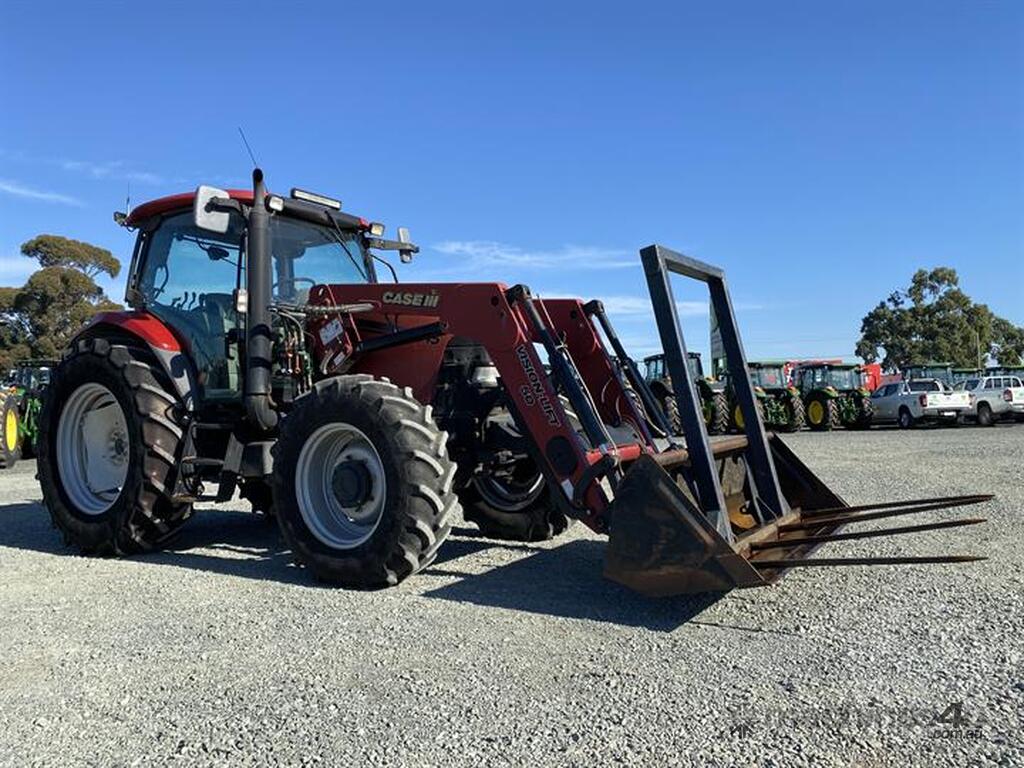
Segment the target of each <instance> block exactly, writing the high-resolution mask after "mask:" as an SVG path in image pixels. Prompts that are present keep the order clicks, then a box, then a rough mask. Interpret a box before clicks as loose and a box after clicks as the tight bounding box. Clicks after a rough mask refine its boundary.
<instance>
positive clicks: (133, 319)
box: [71, 310, 197, 411]
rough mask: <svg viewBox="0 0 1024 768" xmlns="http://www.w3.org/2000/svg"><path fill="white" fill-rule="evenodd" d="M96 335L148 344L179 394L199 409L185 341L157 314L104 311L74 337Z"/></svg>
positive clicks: (132, 311) (138, 311) (137, 311)
mask: <svg viewBox="0 0 1024 768" xmlns="http://www.w3.org/2000/svg"><path fill="white" fill-rule="evenodd" d="M96 337H105V338H109V337H113V338H114V339H117V338H121V339H124V340H125V341H129V340H135V341H138V342H141V343H142V344H145V345H146V347H147V348H148V349H149V350H150V351H151V352H152V353H153V356H154V357H155V358H156V359H157V361H158V362H159V363H160V367H161V368H163V370H164V373H166V374H167V376H168V378H170V380H171V383H172V385H173V386H174V390H175V392H176V393H177V395H178V397H179V398H180V399H181V401H182V402H183V403H184V404H185V407H186V408H187V409H188V410H189V411H191V410H194V408H195V396H194V393H195V392H196V391H197V390H196V377H195V372H194V371H193V370H192V366H191V365H189V360H188V356H187V355H186V354H185V351H184V350H183V349H182V345H181V342H180V341H179V340H178V338H177V337H176V336H175V335H174V334H173V333H172V332H171V329H170V328H168V327H167V326H166V325H165V324H164V323H163V321H161V320H160V319H159V318H158V317H156V315H153V314H152V313H150V312H146V311H143V310H129V311H124V312H100V313H98V314H96V315H93V318H92V320H90V321H89V324H88V325H86V326H85V328H83V329H82V330H81V331H80V332H79V334H78V335H77V336H76V337H75V338H74V339H73V340H72V342H71V344H72V346H73V345H74V344H75V343H76V342H77V341H78V340H79V339H88V338H96Z"/></svg>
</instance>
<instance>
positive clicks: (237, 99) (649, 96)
mask: <svg viewBox="0 0 1024 768" xmlns="http://www.w3.org/2000/svg"><path fill="white" fill-rule="evenodd" d="M556 6H557V7H556ZM0 104H2V105H3V108H2V109H0V284H16V283H20V282H21V280H23V278H24V276H25V275H26V274H27V272H28V271H29V269H30V266H31V265H30V264H29V263H27V262H26V261H25V260H23V259H22V258H21V257H20V256H19V255H18V247H19V244H20V243H21V242H23V241H24V240H27V239H28V238H30V237H32V236H34V235H36V234H38V233H41V232H51V233H56V234H63V235H67V236H70V237H75V238H78V239H83V240H88V241H90V242H94V243H96V244H99V245H103V246H105V247H107V248H110V249H111V250H112V251H113V252H114V253H115V254H116V255H118V256H119V257H121V258H122V259H123V260H125V261H126V259H127V256H128V254H129V249H130V246H131V238H130V236H129V235H127V234H126V233H125V232H123V231H122V230H120V229H118V228H117V227H115V226H114V224H113V223H112V221H111V212H112V211H113V210H115V209H118V208H123V205H124V199H125V195H126V191H127V188H128V186H129V184H130V187H131V194H132V200H133V203H135V204H137V203H140V202H142V201H143V200H146V199H149V198H153V197H157V196H161V195H164V194H169V193H173V192H179V191H184V190H186V189H190V188H192V187H194V186H195V185H196V184H198V183H214V184H221V185H231V186H241V185H244V184H245V182H246V179H247V176H248V173H249V170H250V168H249V161H248V159H247V157H246V154H245V151H244V149H243V147H242V146H241V143H240V141H239V139H238V134H237V126H239V125H242V126H244V128H245V131H246V133H247V135H248V137H249V140H250V142H251V144H252V145H253V148H254V149H255V151H256V155H257V158H258V160H259V161H260V163H261V164H263V166H264V167H265V169H266V171H267V175H268V179H269V181H270V184H271V186H272V187H275V186H276V187H277V188H278V189H280V190H287V189H288V188H290V187H291V186H304V187H306V188H310V189H315V190H319V191H323V192H325V193H331V194H335V195H337V196H339V197H341V198H342V199H343V200H344V203H345V207H346V209H348V210H350V211H352V212H355V213H358V214H360V215H364V216H366V217H368V218H373V219H379V220H383V221H385V222H387V223H388V224H389V226H390V227H392V231H393V227H394V226H396V225H399V224H404V225H407V226H409V227H410V228H411V230H412V232H413V235H414V237H415V239H416V240H417V242H419V243H420V244H421V245H422V246H423V248H422V253H421V254H420V256H419V258H418V260H417V262H416V263H415V264H414V265H413V266H412V267H411V268H404V269H403V272H402V274H403V279H405V278H408V279H410V280H419V279H444V280H459V279H464V280H487V279H500V280H503V281H505V282H509V283H512V282H518V281H522V282H526V283H527V284H529V285H530V286H531V287H532V288H533V289H534V290H535V291H536V292H540V293H542V294H551V295H554V294H558V295H566V294H579V295H583V296H585V297H588V298H590V297H601V298H604V299H605V300H606V303H607V304H608V306H609V307H610V308H611V309H612V311H613V313H614V318H615V321H616V323H617V325H618V327H619V331H620V334H621V335H622V336H623V337H624V338H625V339H626V340H627V341H628V342H629V344H630V345H631V347H632V348H633V350H634V351H635V352H636V353H638V354H642V353H646V352H648V351H650V349H651V348H652V346H653V344H654V340H655V338H656V334H655V332H654V329H653V324H652V320H651V317H650V315H649V312H648V309H647V306H648V304H647V299H646V294H645V286H644V282H643V277H642V274H641V271H640V268H639V260H638V257H637V255H636V253H637V250H638V249H639V248H640V247H642V246H644V245H647V244H649V243H652V242H660V243H663V244H665V245H668V246H670V247H673V248H675V249H677V250H681V251H683V252H685V253H688V254H690V255H692V256H695V257H697V258H700V259H703V260H705V261H709V262H712V263H715V264H719V265H721V266H723V267H724V268H725V269H726V273H727V275H728V279H729V284H730V286H731V290H732V294H733V299H734V301H735V303H736V305H737V307H738V316H739V321H740V326H741V331H742V333H743V335H744V339H745V343H746V347H747V352H748V356H749V357H751V358H756V357H782V356H785V357H796V356H816V355H829V356H831V355H844V356H848V357H849V356H851V355H852V353H853V346H854V343H855V341H856V338H857V336H858V330H859V325H860V318H861V317H862V316H863V315H864V314H865V312H866V311H867V310H868V309H870V308H871V307H872V306H873V305H874V304H875V303H876V302H877V301H878V300H879V299H881V298H882V297H884V296H885V295H886V294H888V292H889V291H891V290H893V289H895V288H897V287H900V286H903V285H905V284H906V283H907V282H908V281H909V278H910V275H911V274H912V273H913V271H914V270H915V269H917V268H919V267H931V266H936V265H940V264H942V265H950V266H953V267H955V268H956V269H957V270H958V271H959V272H960V275H961V279H962V284H963V286H964V288H965V289H966V290H967V291H968V293H970V294H971V295H972V296H973V297H974V298H975V299H976V300H979V301H984V302H987V303H988V304H989V305H990V306H991V307H992V309H993V310H994V311H996V312H997V313H999V314H1002V315H1004V316H1006V317H1008V318H1010V319H1011V320H1013V321H1015V322H1016V323H1018V324H1022V325H1024V216H1022V215H1021V214H1022V211H1024V4H1022V3H1019V2H955V3H949V2H935V1H930V2H900V3H894V2H858V3H847V2H836V3H821V2H807V3H803V2H784V3H764V2H715V3H712V2H705V3H693V2H691V3H668V4H648V3H630V4H603V3H597V2H588V3H584V4H571V3H562V4H555V3H537V4H534V3H529V2H516V3H506V4H501V5H500V6H499V5H498V4H494V3H479V2H476V3H446V2H440V1H439V2H434V3H429V4H426V3H423V4H419V3H417V4H413V3H409V4H407V5H405V4H388V3H379V2H375V3H372V4H370V3H358V4H354V3H340V2H339V3H322V2H317V3H309V4H305V3H301V2H289V3H273V4H259V3H245V4H242V3H239V4H234V3H231V2H219V3H210V2H204V3H173V4H171V3H160V4H158V3H131V4H123V5H122V4H114V3H73V4H72V3H67V4H61V3H48V4H46V6H45V8H44V7H43V5H41V4H40V3H31V4H29V3H24V4H23V3H20V2H17V1H15V2H10V0H9V2H7V3H5V6H4V21H3V24H2V25H0ZM110 292H111V293H112V294H114V295H115V296H117V297H120V294H121V285H120V284H114V285H111V286H110ZM677 297H678V298H679V299H680V301H681V303H682V307H683V309H684V312H683V314H684V318H683V322H684V327H685V329H686V331H687V332H688V337H689V338H690V340H691V346H692V347H693V348H696V349H706V346H707V340H706V335H707V331H706V327H707V318H706V309H705V301H706V297H705V296H704V295H702V294H701V293H700V291H699V289H698V287H697V286H684V285H679V286H678V288H677Z"/></svg>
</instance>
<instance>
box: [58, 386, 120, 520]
mask: <svg viewBox="0 0 1024 768" xmlns="http://www.w3.org/2000/svg"><path fill="white" fill-rule="evenodd" d="M129 447H130V443H129V439H128V425H127V422H126V420H125V417H124V411H123V410H122V409H121V404H120V403H118V402H117V398H115V397H114V395H113V394H111V392H110V390H109V389H107V388H106V387H104V386H103V385H102V384H83V385H82V386H80V387H79V388H78V389H76V390H75V391H74V392H72V393H71V397H69V398H68V401H67V403H66V404H65V406H64V410H62V411H61V414H60V420H59V421H58V423H57V472H58V474H59V475H60V479H61V483H62V484H63V486H64V493H65V494H66V495H67V497H68V500H69V501H70V502H71V503H72V504H73V505H74V506H75V508H76V509H78V510H79V511H80V512H82V513H83V514H86V515H90V516H95V515H101V514H103V513H104V512H106V511H107V510H108V509H110V507H112V506H113V504H114V502H115V501H117V497H118V496H120V495H121V490H122V489H123V488H124V484H125V480H126V479H127V477H128V464H129V460H130V453H129Z"/></svg>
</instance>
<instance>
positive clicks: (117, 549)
mask: <svg viewBox="0 0 1024 768" xmlns="http://www.w3.org/2000/svg"><path fill="white" fill-rule="evenodd" d="M172 391H173V390H172V387H171V383H170V381H169V380H167V378H166V376H165V375H164V373H163V371H162V370H161V369H160V368H159V366H158V365H157V363H156V361H155V360H154V359H153V358H152V355H151V354H150V352H149V351H148V350H146V349H142V348H140V347H135V346H126V345H122V344H115V343H111V342H110V341H108V340H106V339H103V338H92V339H82V340H79V341H78V342H77V343H76V344H75V347H74V349H73V350H72V351H71V352H70V353H69V354H68V355H67V356H66V357H65V358H64V360H63V361H62V362H61V363H60V365H59V366H58V367H57V369H56V370H55V371H54V376H53V382H52V384H51V385H50V390H49V392H48V393H47V397H46V398H45V404H44V406H43V410H42V413H41V416H40V426H39V445H38V448H39V451H38V454H39V483H40V486H41V487H42V491H43V502H44V503H45V505H46V507H47V509H48V510H49V512H50V515H51V517H52V518H53V522H54V525H55V526H56V527H57V528H59V529H60V531H61V532H62V533H63V534H64V538H65V540H66V541H67V542H68V543H70V544H72V545H73V546H75V547H77V548H78V549H80V550H81V551H82V552H84V553H86V554H95V555H127V554H133V553H136V552H144V551H148V550H152V549H155V548H157V547H159V546H160V545H161V544H163V543H164V542H165V541H167V539H169V538H170V537H171V536H173V535H174V534H175V533H176V532H177V531H178V529H179V528H180V527H181V525H182V524H183V523H184V522H185V520H187V519H188V517H189V516H190V515H191V513H192V507H191V505H190V504H181V503H178V504H175V503H173V502H172V500H171V494H172V493H173V488H174V480H175V473H176V466H177V463H178V452H179V451H178V449H179V446H180V444H181V441H182V438H183V435H184V429H183V427H182V425H181V424H180V423H179V415H178V414H179V413H180V408H179V403H178V400H177V398H176V397H175V395H173V394H172Z"/></svg>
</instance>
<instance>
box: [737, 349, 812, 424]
mask: <svg viewBox="0 0 1024 768" xmlns="http://www.w3.org/2000/svg"><path fill="white" fill-rule="evenodd" d="M785 366H786V364H785V362H784V361H781V360H762V361H753V362H749V363H747V370H748V371H749V372H750V383H751V384H753V385H754V394H755V395H757V408H758V411H759V412H760V414H761V421H762V422H764V426H765V427H766V428H767V429H774V430H778V431H780V432H799V431H800V430H801V429H803V428H804V425H805V423H806V418H805V414H804V401H803V399H802V398H801V397H800V390H798V389H797V388H796V387H795V386H793V385H792V384H791V383H790V381H789V377H788V376H787V375H786V367H785ZM729 392H730V395H731V394H732V388H731V387H730V388H729ZM729 404H730V408H731V414H732V426H733V428H734V429H735V430H736V431H737V432H742V431H743V426H744V421H743V412H742V411H741V410H740V406H739V403H737V402H736V398H735V397H731V396H730V398H729Z"/></svg>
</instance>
